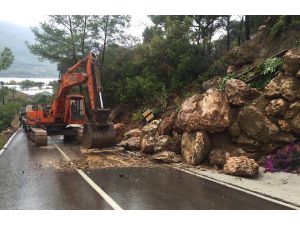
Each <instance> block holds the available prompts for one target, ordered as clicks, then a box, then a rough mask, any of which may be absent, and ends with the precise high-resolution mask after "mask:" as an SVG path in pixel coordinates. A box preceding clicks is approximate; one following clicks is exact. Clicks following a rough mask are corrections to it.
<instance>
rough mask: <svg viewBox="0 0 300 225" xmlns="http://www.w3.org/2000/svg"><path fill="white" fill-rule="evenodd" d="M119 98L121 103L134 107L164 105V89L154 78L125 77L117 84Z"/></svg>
mask: <svg viewBox="0 0 300 225" xmlns="http://www.w3.org/2000/svg"><path fill="white" fill-rule="evenodd" d="M118 90H119V97H120V101H121V102H123V103H131V104H136V105H140V106H141V105H149V104H154V103H155V104H157V105H162V104H164V103H165V99H164V97H165V89H164V86H163V84H161V83H160V82H159V80H157V79H156V78H155V77H154V76H151V75H148V76H145V77H144V76H133V77H127V78H126V79H125V80H124V81H123V82H120V84H119V89H118Z"/></svg>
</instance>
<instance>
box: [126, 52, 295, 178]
mask: <svg viewBox="0 0 300 225" xmlns="http://www.w3.org/2000/svg"><path fill="white" fill-rule="evenodd" d="M283 59H284V60H283V67H282V68H283V70H282V71H281V72H280V73H279V74H278V76H276V77H275V78H274V79H273V80H271V81H270V83H269V84H268V85H267V86H266V87H265V89H264V90H262V91H258V90H256V89H253V88H251V87H249V86H248V85H247V84H246V83H244V82H243V81H241V80H238V79H231V80H229V81H227V83H226V85H225V89H224V91H220V90H219V89H218V88H217V87H216V85H213V84H214V83H217V84H218V82H213V81H212V82H209V81H208V82H206V83H210V84H212V85H210V86H209V88H208V89H206V88H205V89H204V90H205V92H204V93H202V94H196V95H194V96H192V97H190V98H188V99H186V100H185V101H184V102H183V104H182V106H181V109H180V110H179V112H178V113H176V112H173V113H171V114H170V116H168V117H166V118H164V119H163V120H162V121H153V122H151V123H150V124H148V125H146V126H145V127H144V128H143V129H141V130H138V131H137V130H134V132H133V131H131V133H138V135H136V136H138V137H132V135H128V134H127V135H124V139H125V140H123V142H122V143H121V145H124V147H126V148H128V149H134V150H139V151H142V152H143V153H149V154H154V153H155V154H158V153H159V152H162V151H170V152H174V153H177V154H181V156H182V160H183V161H184V162H186V163H188V164H191V165H198V164H201V163H203V162H204V161H205V160H206V161H209V162H210V164H211V165H213V166H217V167H219V168H223V166H224V165H225V164H226V167H225V170H226V172H227V173H228V174H241V175H249V176H253V175H255V173H257V171H258V166H257V164H256V163H255V161H254V160H259V159H260V158H261V157H262V156H264V155H266V154H269V153H270V152H272V151H274V150H275V149H276V148H279V147H282V146H284V145H286V144H287V143H292V142H295V141H299V140H300V136H299V135H300V77H299V76H298V74H300V51H299V49H294V50H290V51H288V52H287V53H286V55H285V56H284V58H283ZM213 79H214V78H213ZM148 128H149V129H148ZM150 128H151V129H150ZM129 133H130V132H129ZM138 146H139V147H138ZM165 155H172V156H173V157H174V155H173V154H165ZM232 157H235V158H232ZM240 157H241V158H240ZM245 157H246V158H245ZM249 158H252V159H254V160H248V159H249ZM170 161H172V160H170ZM177 161H178V159H177ZM240 161H241V162H243V163H244V164H245V168H246V169H244V170H243V168H242V167H241V168H240V167H238V166H237V165H236V164H237V162H240ZM251 166H253V168H250V167H251ZM235 171H237V172H235ZM249 171H250V172H249ZM247 173H248V174H247Z"/></svg>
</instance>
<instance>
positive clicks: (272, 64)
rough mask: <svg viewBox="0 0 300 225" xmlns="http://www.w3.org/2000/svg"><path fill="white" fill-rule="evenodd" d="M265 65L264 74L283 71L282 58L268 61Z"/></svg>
mask: <svg viewBox="0 0 300 225" xmlns="http://www.w3.org/2000/svg"><path fill="white" fill-rule="evenodd" d="M263 65H264V67H263V68H264V69H263V74H265V75H266V74H274V73H275V72H277V71H278V70H279V69H281V66H282V60H281V59H280V58H271V59H267V60H266V62H265V63H264V64H263Z"/></svg>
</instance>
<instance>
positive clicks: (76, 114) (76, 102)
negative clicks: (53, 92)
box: [70, 98, 84, 120]
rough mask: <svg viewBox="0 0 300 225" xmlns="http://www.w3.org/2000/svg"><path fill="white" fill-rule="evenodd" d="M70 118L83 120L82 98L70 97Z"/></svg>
mask: <svg viewBox="0 0 300 225" xmlns="http://www.w3.org/2000/svg"><path fill="white" fill-rule="evenodd" d="M70 105H71V120H83V119H84V105H83V99H82V98H75V99H71V101H70Z"/></svg>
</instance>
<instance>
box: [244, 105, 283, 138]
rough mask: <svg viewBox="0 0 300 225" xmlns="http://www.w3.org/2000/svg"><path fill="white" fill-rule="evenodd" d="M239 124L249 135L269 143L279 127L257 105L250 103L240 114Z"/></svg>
mask: <svg viewBox="0 0 300 225" xmlns="http://www.w3.org/2000/svg"><path fill="white" fill-rule="evenodd" d="M238 125H239V127H240V128H241V130H242V131H244V132H245V133H246V134H247V135H248V136H249V137H251V138H253V139H255V140H257V141H261V142H263V143H267V142H269V141H270V140H273V139H274V138H276V135H277V134H278V133H279V128H278V127H277V126H276V124H275V123H273V122H272V121H271V120H270V119H269V118H268V117H267V116H265V115H264V114H263V113H262V112H261V111H260V110H259V109H258V108H257V107H256V106H253V105H249V106H245V107H243V108H242V109H241V111H240V112H239V114H238Z"/></svg>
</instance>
